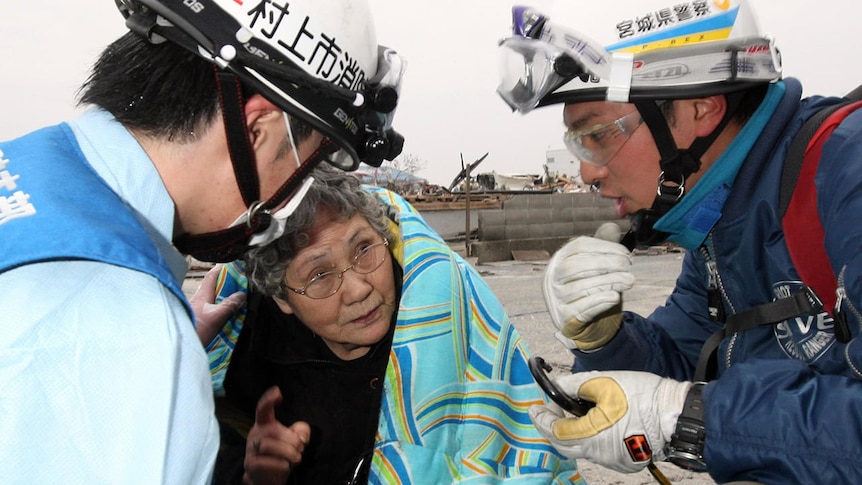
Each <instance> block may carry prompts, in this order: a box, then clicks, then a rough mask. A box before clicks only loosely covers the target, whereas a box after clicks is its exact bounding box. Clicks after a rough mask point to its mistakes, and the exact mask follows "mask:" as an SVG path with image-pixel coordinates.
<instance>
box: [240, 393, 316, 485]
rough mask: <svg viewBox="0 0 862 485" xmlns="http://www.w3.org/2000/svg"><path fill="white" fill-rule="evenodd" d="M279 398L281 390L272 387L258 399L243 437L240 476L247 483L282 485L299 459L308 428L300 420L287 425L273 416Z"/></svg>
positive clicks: (306, 438) (249, 484) (306, 441)
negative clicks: (252, 419) (249, 428)
mask: <svg viewBox="0 0 862 485" xmlns="http://www.w3.org/2000/svg"><path fill="white" fill-rule="evenodd" d="M281 399H282V397H281V390H279V388H278V387H271V388H269V389H268V390H267V391H266V392H265V393H263V396H261V398H260V400H259V401H258V402H257V410H256V411H255V416H254V426H252V428H251V430H249V432H248V437H247V438H246V446H245V461H244V462H243V467H244V469H245V472H244V473H243V477H242V480H243V483H244V484H246V485H251V484H254V485H270V484H272V485H284V484H285V483H287V479H288V478H289V477H290V472H291V470H293V468H294V467H295V466H296V465H298V464H299V463H300V462H301V461H302V452H303V451H304V450H305V445H306V444H308V440H309V438H310V436H311V428H310V427H309V426H308V423H305V422H303V421H297V422H295V423H293V424H292V425H290V426H289V427H288V426H285V425H283V424H281V423H280V422H279V421H278V420H277V419H275V407H276V406H277V405H278V404H279V403H281Z"/></svg>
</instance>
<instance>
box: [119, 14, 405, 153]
mask: <svg viewBox="0 0 862 485" xmlns="http://www.w3.org/2000/svg"><path fill="white" fill-rule="evenodd" d="M115 1H116V3H117V6H118V8H119V10H120V12H121V13H122V14H123V16H124V17H126V25H127V26H128V27H129V28H130V29H131V30H133V31H135V32H137V33H139V34H140V35H142V36H144V37H146V38H147V39H149V40H150V42H152V43H160V42H164V41H166V40H168V41H171V42H173V43H176V44H178V45H181V46H183V47H184V48H186V49H187V50H189V51H191V52H195V53H197V54H198V55H200V56H202V57H204V58H206V59H208V60H209V61H210V62H212V63H214V64H215V65H217V66H218V67H219V68H220V69H222V70H225V71H230V72H233V73H234V74H236V75H237V76H238V77H239V78H240V79H241V80H242V81H243V82H244V83H246V84H248V85H249V86H251V87H253V88H254V89H255V90H256V91H258V92H260V94H262V95H264V96H265V97H266V98H267V99H269V100H270V101H272V102H273V103H275V104H276V105H278V106H279V107H280V108H282V109H283V110H284V111H286V112H288V113H289V114H290V115H291V116H296V117H298V118H300V119H302V120H303V121H305V122H306V123H308V124H310V125H311V126H312V127H313V128H314V129H315V130H317V131H318V132H320V133H322V134H323V135H325V136H326V137H327V138H329V139H331V140H332V141H333V142H335V144H336V145H338V147H339V148H340V149H341V150H342V151H343V153H340V154H333V156H331V157H330V158H329V159H328V161H329V162H330V163H332V164H333V165H336V166H337V167H338V168H341V169H343V170H355V169H356V168H358V167H359V163H360V162H365V163H367V164H369V165H373V166H379V165H380V164H381V163H382V162H383V160H384V159H385V160H392V159H394V158H395V157H396V156H398V155H399V154H400V152H401V148H402V146H403V138H402V137H401V135H399V134H398V133H397V132H395V131H394V130H393V129H392V118H393V116H394V113H395V108H396V106H397V104H398V96H399V93H400V86H401V78H402V76H403V72H404V66H405V62H404V60H403V59H402V58H401V57H400V56H399V55H398V54H396V53H395V51H393V50H391V49H387V48H385V47H382V46H380V47H378V48H377V50H376V52H375V53H376V57H377V59H376V71H375V72H371V69H373V68H371V67H367V66H366V69H363V68H362V66H360V65H359V64H357V63H356V60H355V59H353V58H352V57H351V55H352V54H353V53H350V52H347V51H346V50H344V55H343V56H342V57H339V58H337V59H336V58H335V57H334V56H335V54H338V53H341V52H342V49H341V48H340V47H339V46H337V45H333V46H331V47H330V50H329V51H327V52H326V53H323V52H322V50H321V53H318V52H317V51H312V53H313V54H314V55H315V56H316V57H315V58H316V59H324V58H326V59H327V62H326V63H325V64H321V65H320V66H318V67H317V68H316V73H317V75H312V74H311V73H310V72H307V71H306V69H308V66H305V68H303V67H300V64H301V62H300V61H299V60H298V58H297V57H296V55H294V56H293V57H291V52H292V50H291V45H290V44H291V42H292V41H293V40H292V39H287V38H283V37H279V35H280V34H278V33H277V31H276V27H275V25H274V24H273V23H271V22H264V21H263V19H264V18H265V19H268V20H269V19H270V18H275V19H277V18H280V17H279V16H278V15H275V14H274V13H271V12H270V13H269V14H266V11H265V10H261V9H262V8H264V7H265V6H266V5H265V4H264V3H263V2H260V3H259V4H258V3H256V2H242V1H233V2H232V1H228V0H198V2H197V3H196V5H197V6H198V9H199V11H198V10H195V9H192V8H187V7H184V6H183V5H182V4H181V2H178V1H176V0H173V1H169V0H115ZM269 8H275V7H274V6H270V7H269ZM285 8H286V7H285ZM281 13H282V14H285V15H286V14H287V13H288V12H286V11H285V12H281ZM255 19H257V20H255ZM303 28H304V27H303ZM286 32H287V31H286ZM289 32H291V35H294V34H295V33H294V32H293V31H289ZM299 34H302V35H304V36H305V37H303V38H307V37H310V36H311V34H310V33H309V32H307V31H305V30H299ZM299 34H296V35H299ZM284 35H287V34H284ZM331 41H332V43H333V44H334V43H335V39H334V38H333V39H331ZM310 55H311V54H309V56H310ZM327 56H328V57H327ZM321 62H322V61H321ZM372 62H373V61H372ZM366 70H367V71H368V72H369V77H368V78H366V77H365V72H366ZM338 73H340V74H338Z"/></svg>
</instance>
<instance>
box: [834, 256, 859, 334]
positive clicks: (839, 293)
mask: <svg viewBox="0 0 862 485" xmlns="http://www.w3.org/2000/svg"><path fill="white" fill-rule="evenodd" d="M846 269H847V265H846V264H845V265H844V266H842V267H841V271H839V272H838V284H837V287H836V288H835V296H836V299H835V308H834V309H833V311H832V317H833V318H834V319H835V328H836V330H837V329H838V328H839V326H840V327H841V328H844V329H848V331H849V328H848V327H847V315H845V313H844V309H845V308H846V309H847V310H849V311H850V314H851V315H853V317H855V318H856V322H857V325H859V324H860V323H862V313H860V312H859V309H857V308H856V307H855V306H854V305H853V302H852V301H850V299H849V298H847V290H845V289H844V271H845V270H846ZM849 337H850V336H849V335H847V340H848V341H849Z"/></svg>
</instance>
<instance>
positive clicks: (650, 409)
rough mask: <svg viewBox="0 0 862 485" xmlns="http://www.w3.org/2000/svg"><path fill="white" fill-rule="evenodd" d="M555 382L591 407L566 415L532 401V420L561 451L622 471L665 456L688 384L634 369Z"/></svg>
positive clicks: (594, 373)
mask: <svg viewBox="0 0 862 485" xmlns="http://www.w3.org/2000/svg"><path fill="white" fill-rule="evenodd" d="M556 382H557V385H558V386H559V387H560V389H561V390H562V391H563V392H565V393H566V394H568V395H570V396H572V397H578V398H580V399H585V400H587V401H592V402H595V403H596V406H595V407H594V408H592V409H590V410H589V412H587V414H585V415H584V416H583V417H581V418H572V417H566V416H565V414H564V413H563V411H562V409H560V408H559V406H556V405H555V404H551V405H544V406H531V407H530V419H531V420H532V421H533V424H535V425H536V428H537V429H538V430H539V432H541V433H542V434H543V435H544V436H545V437H546V438H548V439H549V440H550V441H551V443H552V444H553V445H554V447H555V448H556V449H557V450H558V451H559V452H560V453H562V454H563V455H565V456H568V457H570V458H585V459H587V460H589V461H591V462H593V463H597V464H599V465H602V466H604V467H606V468H610V469H611V470H616V471H618V472H623V473H634V472H638V471H640V470H642V469H643V468H644V467H646V466H647V465H648V464H649V463H650V462H651V461H662V460H664V459H665V453H664V449H665V445H666V443H668V442H670V439H671V435H672V434H673V432H674V430H675V428H676V422H677V420H678V418H679V415H680V413H681V412H682V407H683V405H684V404H685V397H686V394H688V390H689V388H690V387H691V382H679V381H675V380H673V379H669V378H665V377H659V376H657V375H655V374H650V373H647V372H634V371H610V372H596V371H593V372H579V373H576V374H571V375H568V376H565V377H562V378H560V379H559V380H557V381H556ZM644 440H645V441H646V443H644ZM645 446H647V447H648V448H645Z"/></svg>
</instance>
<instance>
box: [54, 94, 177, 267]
mask: <svg viewBox="0 0 862 485" xmlns="http://www.w3.org/2000/svg"><path fill="white" fill-rule="evenodd" d="M68 124H69V127H70V128H71V129H72V132H73V133H74V135H75V138H76V139H77V141H78V145H79V146H80V147H81V152H82V153H83V154H84V156H85V157H86V158H87V162H88V163H89V164H90V166H91V167H92V168H93V170H95V171H96V173H98V174H99V176H100V177H101V178H102V179H103V180H104V181H105V183H106V184H107V185H108V186H109V187H111V189H112V190H113V191H114V192H116V193H117V195H118V196H119V197H120V198H121V199H122V200H123V202H125V203H126V205H128V206H129V208H130V209H131V210H132V212H134V214H135V216H136V217H137V219H138V221H139V222H140V223H141V225H143V227H144V228H145V229H146V230H147V232H148V233H149V235H150V238H151V239H152V240H153V242H154V243H155V244H156V246H157V247H158V248H159V251H160V252H161V253H162V255H163V256H164V257H165V259H166V261H167V263H168V265H169V267H170V268H171V272H172V273H173V274H174V277H176V278H177V281H182V279H183V277H184V276H185V273H186V270H187V268H188V265H187V264H186V261H185V258H184V257H183V256H182V255H181V254H180V253H179V252H178V251H177V250H176V249H174V247H173V245H172V244H171V242H170V241H171V237H172V235H173V230H174V215H175V213H176V208H175V206H174V202H173V200H172V199H171V196H170V194H169V193H168V191H167V189H166V188H165V185H164V183H163V182H162V179H161V176H159V172H158V171H157V170H156V167H155V165H153V162H152V160H150V157H149V156H148V155H147V153H146V152H145V151H144V149H143V148H142V147H141V145H140V144H139V143H138V141H137V140H136V139H135V138H134V137H133V136H132V135H131V133H129V131H128V130H127V129H126V128H125V127H124V126H123V125H122V124H120V122H119V121H117V120H116V118H114V117H113V115H111V114H110V113H108V112H107V111H105V110H103V109H100V108H92V109H89V110H87V111H85V112H84V113H83V114H81V115H80V116H79V117H77V118H76V119H74V120H72V121H69V123H68Z"/></svg>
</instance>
